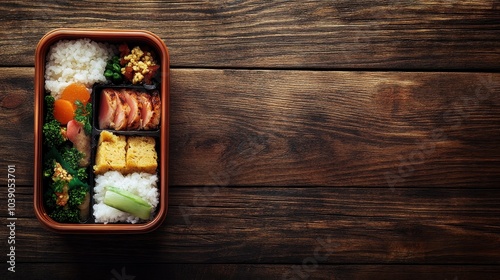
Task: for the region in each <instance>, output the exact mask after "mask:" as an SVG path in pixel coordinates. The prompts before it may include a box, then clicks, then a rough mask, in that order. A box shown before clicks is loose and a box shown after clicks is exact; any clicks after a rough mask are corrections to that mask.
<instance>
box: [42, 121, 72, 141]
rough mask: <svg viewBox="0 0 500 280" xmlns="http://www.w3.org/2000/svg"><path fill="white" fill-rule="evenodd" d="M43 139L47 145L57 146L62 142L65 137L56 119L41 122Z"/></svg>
mask: <svg viewBox="0 0 500 280" xmlns="http://www.w3.org/2000/svg"><path fill="white" fill-rule="evenodd" d="M42 129H43V130H42V131H43V140H44V143H45V145H46V146H47V147H49V148H51V147H58V146H60V145H61V144H63V143H64V142H65V141H66V139H65V138H64V136H63V130H64V128H62V127H61V124H59V122H58V121H56V120H51V121H50V122H46V123H44V124H43V128H42Z"/></svg>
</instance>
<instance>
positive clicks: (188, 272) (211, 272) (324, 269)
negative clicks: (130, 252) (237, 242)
mask: <svg viewBox="0 0 500 280" xmlns="http://www.w3.org/2000/svg"><path fill="white" fill-rule="evenodd" d="M21 265H22V268H20V269H19V271H17V272H16V273H15V274H12V273H11V274H7V276H6V278H2V279H32V280H38V279H40V280H42V279H74V277H75V275H79V277H80V279H112V278H115V279H117V280H118V279H124V278H125V276H128V277H130V278H131V277H135V278H134V279H171V280H175V279H185V280H191V279H240V280H245V279H249V280H254V279H284V280H300V279H315V280H316V279H319V280H323V279H325V280H326V279H329V280H332V279H333V280H335V279H337V280H341V279H372V280H386V279H398V280H407V279H428V280H476V279H484V280H496V279H497V278H496V276H497V275H498V273H499V272H500V267H498V266H461V265H420V266H414V265H321V266H315V265H314V263H310V264H309V263H306V265H305V266H304V267H303V266H302V264H299V265H295V264H294V265H292V264H289V265H262V264H260V265H255V264H158V263H155V264H136V263H108V264H95V263H66V264H53V263H48V264H47V263H44V264H38V263H23V264H21ZM90 267H91V269H89V268H90ZM35 272H36V273H35ZM0 275H1V274H0ZM14 275H15V276H16V278H14V277H10V276H14ZM117 277H122V278H117Z"/></svg>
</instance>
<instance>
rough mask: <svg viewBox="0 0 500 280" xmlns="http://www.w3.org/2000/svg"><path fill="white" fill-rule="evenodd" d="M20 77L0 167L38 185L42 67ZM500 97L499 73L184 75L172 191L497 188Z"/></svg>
mask: <svg viewBox="0 0 500 280" xmlns="http://www.w3.org/2000/svg"><path fill="white" fill-rule="evenodd" d="M9 71H11V72H12V71H13V72H15V73H16V75H17V77H16V78H12V76H11V75H10V74H8V73H6V71H0V82H2V84H4V85H5V87H3V88H2V89H0V97H1V102H2V103H1V104H2V105H1V106H2V110H1V111H0V126H1V127H2V128H3V129H4V134H5V138H4V139H5V140H4V141H5V143H4V147H5V148H4V149H1V150H0V157H1V158H2V160H3V161H4V162H5V164H16V166H17V167H18V171H17V174H18V180H19V182H18V184H24V185H30V184H32V182H33V181H32V180H33V179H32V171H31V170H32V166H33V162H32V161H33V160H32V158H33V157H32V155H33V146H32V142H31V140H30V139H32V133H33V132H32V127H33V113H32V111H33V81H32V77H33V69H32V68H9ZM499 93H500V74H498V73H443V72H436V73H434V72H433V73H422V72H415V73H414V72H409V73H407V72H342V71H253V70H252V71H247V70H209V69H206V70H201V69H174V70H173V71H172V72H171V100H170V101H171V108H170V111H171V123H170V125H171V136H170V137H171V138H170V143H171V146H170V147H171V151H170V168H169V171H170V176H171V178H170V182H171V184H172V185H212V186H217V185H219V186H243V185H254V186H285V185H287V186H292V185H293V186H382V187H399V186H410V187H411V186H419V185H423V186H445V187H449V186H452V187H493V188H495V187H497V186H498V183H499V182H500V176H499V174H500V150H499V149H498V143H499V141H500V94H499ZM19 135H20V136H21V138H19ZM0 180H5V178H1V179H0Z"/></svg>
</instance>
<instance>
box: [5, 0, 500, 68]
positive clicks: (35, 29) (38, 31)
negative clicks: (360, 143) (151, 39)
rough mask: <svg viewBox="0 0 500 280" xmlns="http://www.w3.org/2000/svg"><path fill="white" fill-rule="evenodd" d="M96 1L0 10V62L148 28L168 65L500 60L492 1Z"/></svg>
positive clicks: (438, 64) (20, 62)
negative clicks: (97, 34) (69, 40)
mask: <svg viewBox="0 0 500 280" xmlns="http://www.w3.org/2000/svg"><path fill="white" fill-rule="evenodd" d="M98 3H99V5H96V4H95V1H78V2H73V1H64V0H56V1H53V0H52V1H37V2H36V3H29V4H27V3H26V2H23V1H20V0H15V1H9V3H5V4H4V5H1V6H0V15H1V16H0V24H1V25H2V26H4V28H2V30H0V37H1V38H2V40H0V47H1V48H2V52H1V53H0V65H2V66H7V65H8V66H13V65H15V66H32V65H33V63H34V55H33V54H34V50H35V47H36V44H37V42H38V41H39V40H40V38H41V37H42V36H43V35H44V34H45V33H47V32H48V31H50V30H52V29H54V28H59V27H67V28H120V29H148V30H150V31H152V32H155V33H157V34H158V35H159V36H160V37H161V38H163V39H164V40H165V42H166V43H167V45H168V46H169V47H170V51H171V63H172V65H173V66H176V67H238V68H245V67H252V68H309V69H311V68H321V69H360V68H362V69H394V68H396V69H482V70H488V69H489V70H497V69H498V67H499V61H500V52H499V51H498V50H499V48H500V37H499V36H498V30H499V28H500V13H498V10H499V9H500V5H498V1H496V0H470V1H452V2H450V1H434V0H403V1H398V2H397V3H395V2H394V1H388V0H385V1H377V2H374V1H369V0H340V1H333V2H332V1H305V2H304V1H298V2H297V1H265V0H252V1H208V2H207V1H188V2H185V1H158V0H154V1H147V2H127V1H125V2H121V3H120V5H116V2H114V1H99V2H98ZM13 11H14V12H13ZM124 14H126V15H127V16H126V17H124V16H123V15H124ZM68 18H70V19H68ZM130 19H147V20H148V22H147V24H145V23H144V21H143V20H130Z"/></svg>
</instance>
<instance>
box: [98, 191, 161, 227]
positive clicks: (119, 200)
mask: <svg viewBox="0 0 500 280" xmlns="http://www.w3.org/2000/svg"><path fill="white" fill-rule="evenodd" d="M104 204H106V205H108V206H111V207H113V208H116V209H118V210H121V211H123V212H127V213H129V214H132V215H134V216H136V217H139V218H141V219H143V220H148V219H149V216H150V215H151V208H152V207H151V205H149V204H148V202H147V201H145V200H144V199H142V198H141V197H140V196H137V195H135V194H133V193H131V192H129V191H125V190H121V189H118V188H116V187H108V188H107V190H106V194H104Z"/></svg>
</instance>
